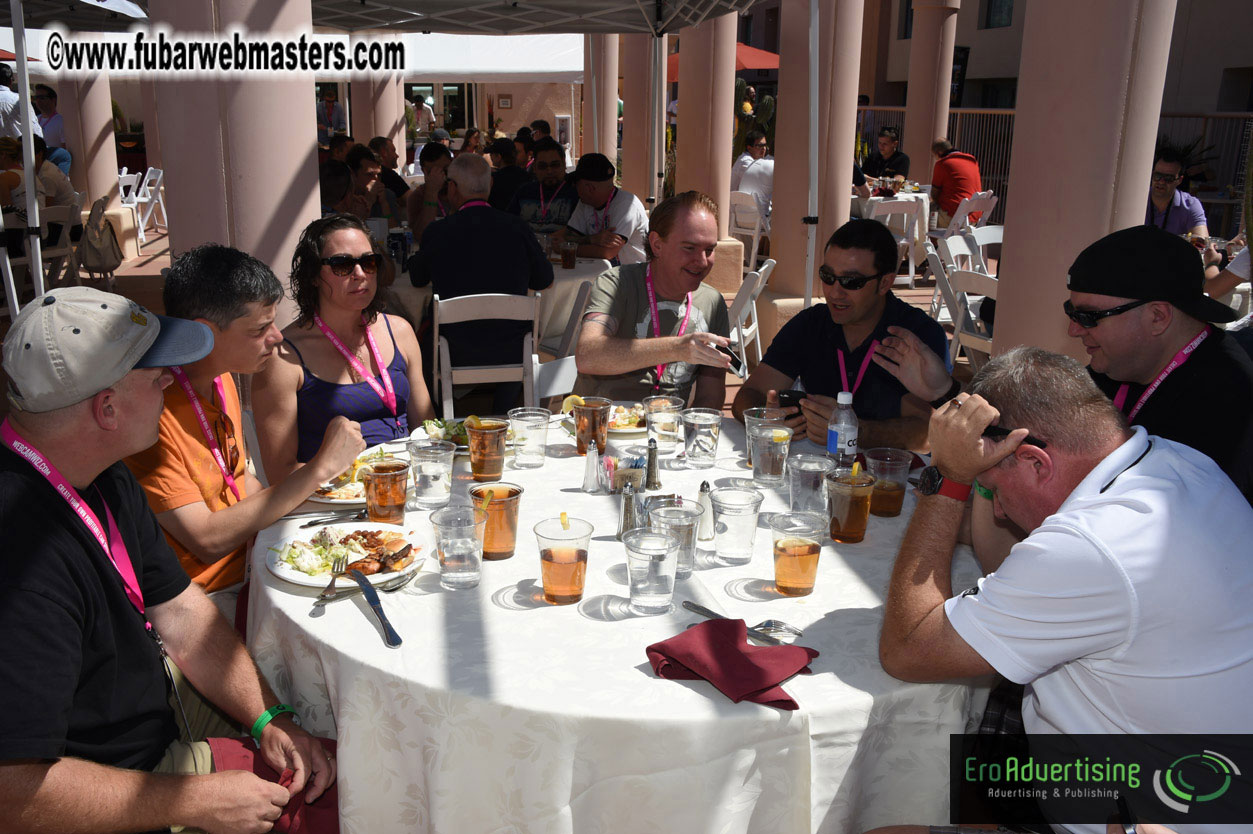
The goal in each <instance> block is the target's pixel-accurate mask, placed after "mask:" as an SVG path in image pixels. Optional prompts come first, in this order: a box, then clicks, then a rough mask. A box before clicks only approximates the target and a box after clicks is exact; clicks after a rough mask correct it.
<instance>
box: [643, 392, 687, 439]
mask: <svg viewBox="0 0 1253 834" xmlns="http://www.w3.org/2000/svg"><path fill="white" fill-rule="evenodd" d="M684 405H686V403H684V402H683V400H682V399H680V398H679V397H668V396H664V395H662V396H656V397H645V398H644V422H645V425H647V427H648V439H649V440H656V441H657V451H658V452H673V451H674V449H675V447H676V446H678V444H679V438H680V436H681V434H680V432H679V424H680V420H681V418H680V416H679V415H680V414H681V413H682V411H683V406H684Z"/></svg>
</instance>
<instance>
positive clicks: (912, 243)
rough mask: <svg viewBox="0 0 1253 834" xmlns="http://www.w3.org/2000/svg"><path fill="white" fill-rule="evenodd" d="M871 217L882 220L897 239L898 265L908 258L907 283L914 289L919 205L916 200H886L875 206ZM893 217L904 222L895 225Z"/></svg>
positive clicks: (898, 280)
mask: <svg viewBox="0 0 1253 834" xmlns="http://www.w3.org/2000/svg"><path fill="white" fill-rule="evenodd" d="M870 216H871V218H872V219H874V220H880V221H881V222H882V223H883V225H885V226H887V227H888V229H889V230H890V231H891V232H892V235H893V236H894V237H895V238H896V246H897V250H898V251H897V255H896V262H897V264H899V263H900V262H901V259H902V258H906V257H908V259H909V277H908V278H906V279H905V281H906V282H907V283H908V284H909V287H910V288H911V289H912V288H913V286H914V274H915V272H916V271H917V270H916V264H917V263H918V204H917V203H916V202H915V201H914V200H884V201H883V202H881V203H875V204H874V208H872V209H871V211H870ZM893 217H901V218H902V221H901V222H899V223H894V222H893V221H892V219H891V218H893ZM896 281H897V283H899V282H900V281H901V278H900V277H899V276H898V277H897V279H896Z"/></svg>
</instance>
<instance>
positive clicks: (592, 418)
mask: <svg viewBox="0 0 1253 834" xmlns="http://www.w3.org/2000/svg"><path fill="white" fill-rule="evenodd" d="M612 408H613V400H607V399H605V398H604V397H585V398H584V399H583V404H582V405H576V406H575V407H574V442H575V445H576V446H578V450H579V454H580V455H586V454H587V444H588V443H590V442H591V441H593V440H595V441H596V450H597V451H598V452H600V453H601V454H602V455H603V454H604V453H605V445H606V444H607V443H608V442H609V411H610V409H612Z"/></svg>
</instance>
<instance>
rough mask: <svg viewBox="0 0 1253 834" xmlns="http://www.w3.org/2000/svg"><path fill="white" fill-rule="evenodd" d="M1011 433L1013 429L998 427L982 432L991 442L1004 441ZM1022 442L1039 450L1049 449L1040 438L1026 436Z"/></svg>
mask: <svg viewBox="0 0 1253 834" xmlns="http://www.w3.org/2000/svg"><path fill="white" fill-rule="evenodd" d="M1013 431H1014V430H1013V429H1003V428H1001V427H1000V426H988V427H987V428H986V429H984V430H983V436H984V437H987V438H991V439H992V440H1004V439H1005V438H1007V437H1009V435H1010V434H1011V433H1012V432H1013ZM1022 442H1023V443H1030V444H1031V445H1032V446H1038V447H1040V448H1041V449H1047V448H1048V447H1049V444H1047V443H1045V442H1044V441H1043V440H1041V439H1040V438H1038V437H1032V436H1031V435H1027V436H1026V437H1024V438H1023V439H1022Z"/></svg>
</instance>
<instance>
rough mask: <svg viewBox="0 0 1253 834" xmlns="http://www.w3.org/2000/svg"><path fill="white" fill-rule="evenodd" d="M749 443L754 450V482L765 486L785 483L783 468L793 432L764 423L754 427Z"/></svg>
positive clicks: (784, 427) (783, 427)
mask: <svg viewBox="0 0 1253 834" xmlns="http://www.w3.org/2000/svg"><path fill="white" fill-rule="evenodd" d="M748 442H749V445H750V446H752V449H753V482H754V483H758V484H762V485H763V486H778V485H779V484H781V483H783V466H784V464H786V463H787V453H788V449H789V448H791V445H792V430H791V429H789V428H787V427H786V426H778V425H774V424H771V423H762V424H761V425H757V426H753V429H752V433H751V434H750V435H749V438H748Z"/></svg>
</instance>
